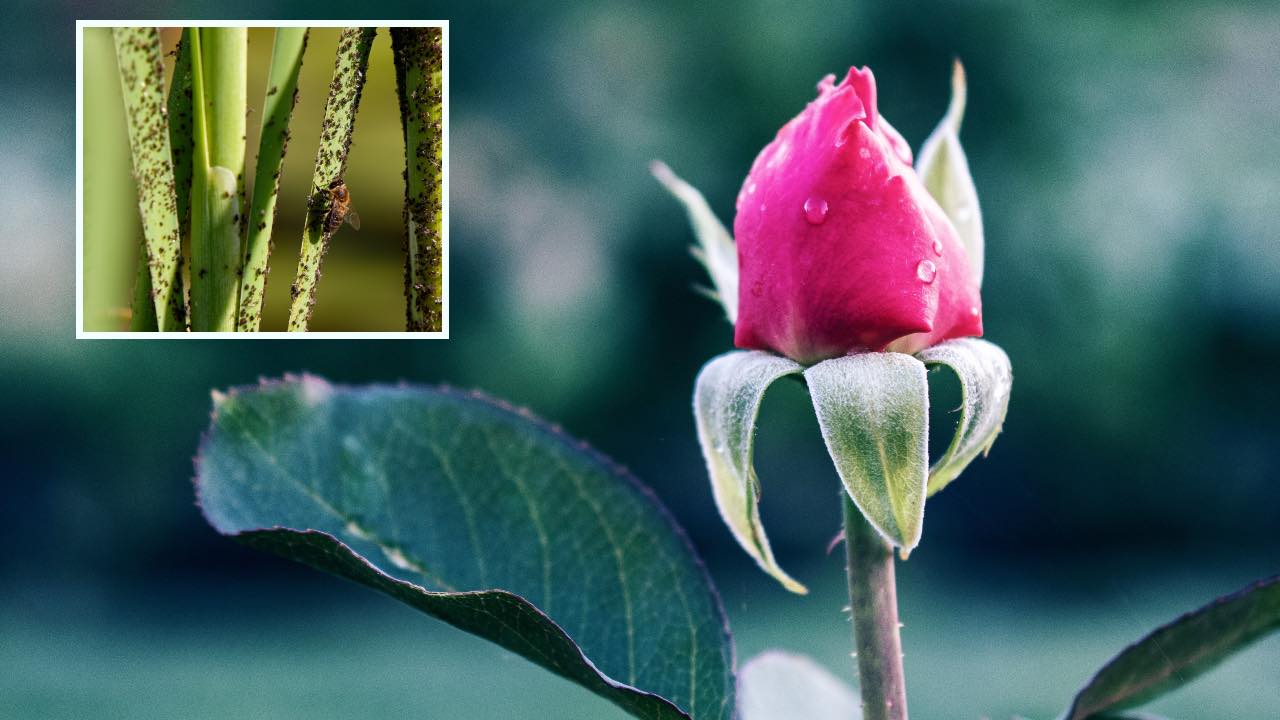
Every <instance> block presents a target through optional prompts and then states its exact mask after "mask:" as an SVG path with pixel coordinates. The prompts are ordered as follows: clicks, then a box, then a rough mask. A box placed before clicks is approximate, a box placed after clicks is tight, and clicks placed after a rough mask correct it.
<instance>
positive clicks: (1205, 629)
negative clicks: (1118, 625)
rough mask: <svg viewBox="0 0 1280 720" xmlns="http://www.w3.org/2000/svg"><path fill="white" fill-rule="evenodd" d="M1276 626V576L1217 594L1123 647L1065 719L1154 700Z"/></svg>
mask: <svg viewBox="0 0 1280 720" xmlns="http://www.w3.org/2000/svg"><path fill="white" fill-rule="evenodd" d="M1275 630H1280V576H1276V577H1273V578H1270V579H1268V580H1262V581H1260V582H1257V583H1255V584H1253V585H1251V586H1249V587H1247V588H1245V589H1243V590H1240V591H1239V592H1236V593H1233V594H1231V595H1227V596H1224V597H1220V598H1218V599H1217V600H1214V601H1213V602H1211V603H1209V604H1208V605H1205V606H1204V607H1202V608H1200V609H1199V610H1194V611H1192V612H1190V613H1187V614H1186V615H1183V616H1182V617H1180V618H1178V619H1177V620H1174V621H1173V622H1171V623H1169V624H1168V625H1165V626H1163V627H1160V628H1157V629H1156V630H1155V631H1154V632H1152V633H1151V634H1150V635H1147V636H1146V637H1144V638H1142V639H1141V640H1139V641H1138V642H1136V643H1134V644H1132V645H1130V646H1129V647H1127V648H1125V649H1124V650H1123V651H1121V653H1120V654H1119V655H1116V656H1115V657H1114V658H1112V659H1111V661H1110V662H1108V663H1107V664H1106V665H1104V666H1103V668H1102V669H1101V670H1099V671H1098V674H1097V675H1094V676H1093V679H1092V680H1090V681H1089V683H1088V684H1087V685H1085V686H1084V689H1082V690H1081V691H1080V692H1079V694H1077V695H1076V699H1075V701H1074V702H1073V703H1072V704H1071V710H1070V711H1069V712H1068V714H1067V720H1085V718H1093V717H1100V716H1101V714H1102V713H1106V712H1108V711H1111V710H1124V709H1126V708H1132V707H1136V706H1138V705H1141V704H1143V703H1145V702H1148V701H1150V700H1154V699H1155V698H1157V697H1159V696H1161V695H1164V694H1165V693H1167V692H1169V691H1171V690H1173V689H1175V688H1177V687H1180V686H1182V685H1184V684H1186V683H1188V682H1190V681H1191V680H1192V679H1194V678H1196V677H1197V676H1199V675H1201V674H1202V673H1204V672H1206V671H1208V670H1209V669H1210V668H1212V667H1213V666H1214V665H1217V664H1218V663H1219V662H1221V661H1222V660H1224V659H1226V658H1227V657H1228V656H1229V655H1231V654H1232V653H1234V652H1236V651H1238V650H1241V649H1242V648H1244V647H1245V646H1246V645H1248V644H1249V643H1251V642H1253V641H1254V640H1257V639H1258V638H1260V637H1262V636H1263V635H1266V634H1267V633H1270V632H1273V631H1275Z"/></svg>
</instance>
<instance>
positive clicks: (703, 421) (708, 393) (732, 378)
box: [693, 350, 808, 593]
mask: <svg viewBox="0 0 1280 720" xmlns="http://www.w3.org/2000/svg"><path fill="white" fill-rule="evenodd" d="M803 370H804V368H803V367H802V366H801V365H800V364H799V363H797V362H795V361H793V360H789V359H787V358H784V357H781V356H779V355H772V354H770V353H765V352H759V351H755V350H750V351H734V352H729V353H725V354H723V355H719V356H717V357H715V358H712V359H711V361H710V362H708V363H707V364H706V365H704V366H703V367H702V370H701V371H700V372H699V373H698V379H697V381H696V383H695V386H694V391H693V415H694V420H695V422H696V425H697V428H698V443H699V444H700V445H701V446H702V457H703V458H704V459H705V460H706V463H707V472H708V474H709V475H710V477H711V492H712V495H713V496H714V497H715V501H716V507H717V508H718V509H719V510H720V517H721V518H723V519H724V522H725V524H726V525H728V526H729V531H730V532H732V533H733V536H734V538H735V539H736V540H737V541H738V544H739V545H741V546H742V548H743V549H744V550H746V551H747V554H748V555H750V556H751V557H752V558H754V559H755V561H756V562H757V563H759V565H760V567H761V569H763V570H764V571H765V572H766V573H768V574H769V575H771V576H773V577H774V578H775V579H776V580H777V581H778V582H780V583H782V585H783V587H785V588H787V589H788V590H790V591H792V592H795V593H806V592H808V590H807V589H805V587H804V586H803V585H801V584H800V583H798V582H796V581H795V580H794V579H792V578H791V576H789V575H787V573H785V572H783V570H782V568H780V567H778V563H777V562H776V561H775V560H774V558H773V550H772V549H770V547H769V540H768V538H767V537H766V536H765V533H764V527H763V526H762V525H761V523H760V507H759V505H760V481H759V479H757V478H756V471H755V468H754V467H753V466H752V463H751V455H752V452H753V449H754V445H755V424H756V416H757V415H759V413H760V402H761V400H763V399H764V392H765V390H767V389H768V388H769V385H771V384H772V383H773V381H774V380H777V379H778V378H781V377H785V376H787V375H794V374H797V373H800V372H801V371H803Z"/></svg>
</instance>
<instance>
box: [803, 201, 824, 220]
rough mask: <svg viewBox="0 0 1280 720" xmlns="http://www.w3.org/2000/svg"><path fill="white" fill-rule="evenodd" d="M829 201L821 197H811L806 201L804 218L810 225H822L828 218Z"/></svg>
mask: <svg viewBox="0 0 1280 720" xmlns="http://www.w3.org/2000/svg"><path fill="white" fill-rule="evenodd" d="M827 210H828V207H827V201H826V200H823V199H822V198H820V197H811V198H809V199H808V200H805V201H804V219H805V220H808V221H809V224H810V225H821V224H822V223H823V222H824V221H825V220H826V219H827Z"/></svg>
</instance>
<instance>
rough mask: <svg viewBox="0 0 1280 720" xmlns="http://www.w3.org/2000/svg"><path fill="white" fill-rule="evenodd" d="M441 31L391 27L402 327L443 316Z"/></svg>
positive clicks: (422, 325) (434, 323) (431, 324)
mask: <svg viewBox="0 0 1280 720" xmlns="http://www.w3.org/2000/svg"><path fill="white" fill-rule="evenodd" d="M441 41H442V32H441V30H440V28H392V29H391V44H392V48H393V50H394V52H395V63H396V80H397V87H398V90H399V96H400V121H401V123H402V126H403V128H404V148H405V176H404V177H405V196H404V223H405V241H404V252H405V265H404V294H405V320H406V327H407V328H408V329H409V330H411V331H414V330H427V331H433V330H440V329H441V326H442V323H443V318H442V312H441V296H442V287H441V285H442V282H443V280H442V279H443V267H442V256H443V243H442V238H441V184H440V177H441V168H442V150H443V137H442V125H441V108H442V100H443V85H442V75H443V73H442V69H443V66H442V54H441Z"/></svg>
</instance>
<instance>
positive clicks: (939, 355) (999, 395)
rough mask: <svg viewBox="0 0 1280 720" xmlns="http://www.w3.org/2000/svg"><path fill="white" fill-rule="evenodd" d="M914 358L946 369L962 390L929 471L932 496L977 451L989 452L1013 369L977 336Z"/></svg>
mask: <svg viewBox="0 0 1280 720" xmlns="http://www.w3.org/2000/svg"><path fill="white" fill-rule="evenodd" d="M917 357H919V358H920V359H921V360H923V361H924V363H925V365H932V366H939V365H945V366H946V367H949V368H951V370H952V371H954V372H955V374H956V376H957V377H959V378H960V388H961V392H962V394H963V403H962V405H961V406H960V422H958V423H957V424H956V434H955V437H954V438H952V440H951V445H950V446H948V447H947V451H946V453H944V454H943V456H942V457H941V458H938V462H936V463H934V465H933V467H932V468H930V469H929V495H933V494H934V493H936V492H938V491H939V490H941V489H942V488H944V487H946V486H947V484H948V483H950V482H951V481H952V480H954V479H956V478H957V477H958V476H959V475H960V473H961V472H963V471H964V469H965V468H966V467H968V466H969V463H971V462H973V461H974V459H975V458H977V457H978V455H979V453H981V454H983V455H985V454H986V453H987V452H988V451H990V449H991V445H992V443H994V442H995V441H996V436H997V435H999V434H1000V428H1001V426H1003V425H1004V417H1005V413H1006V412H1008V410H1009V391H1010V388H1011V387H1012V386H1013V369H1012V367H1011V366H1010V364H1009V356H1008V355H1005V353H1004V351H1003V350H1001V349H1000V348H999V347H998V346H996V345H995V344H993V343H990V342H987V341H986V340H979V339H977V338H962V339H959V340H949V341H947V342H944V343H941V344H939V345H934V346H933V347H931V348H928V349H926V350H923V351H921V352H920V353H919V354H918V355H917Z"/></svg>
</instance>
